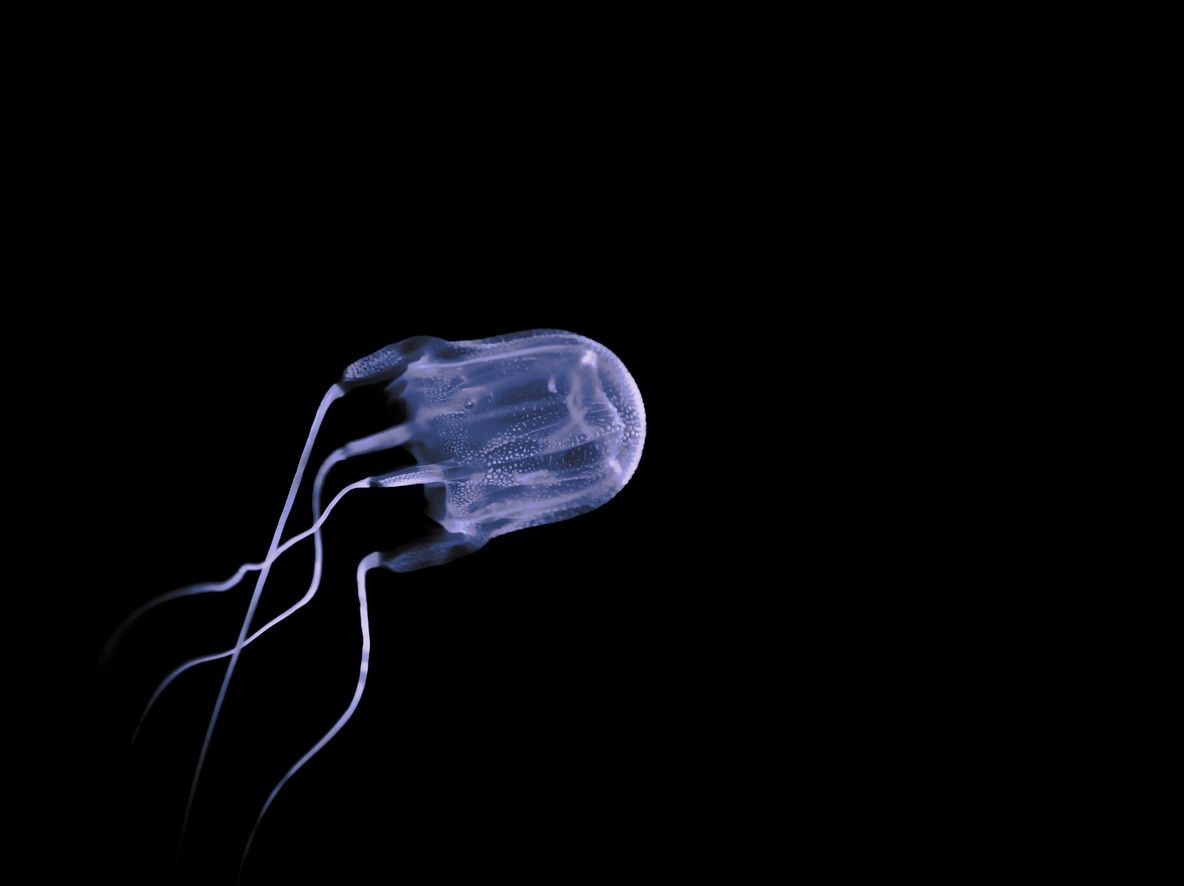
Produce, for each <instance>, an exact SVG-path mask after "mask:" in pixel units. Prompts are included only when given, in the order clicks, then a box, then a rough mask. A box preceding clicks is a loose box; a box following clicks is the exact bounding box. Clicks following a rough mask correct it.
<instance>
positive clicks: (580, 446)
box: [104, 330, 645, 862]
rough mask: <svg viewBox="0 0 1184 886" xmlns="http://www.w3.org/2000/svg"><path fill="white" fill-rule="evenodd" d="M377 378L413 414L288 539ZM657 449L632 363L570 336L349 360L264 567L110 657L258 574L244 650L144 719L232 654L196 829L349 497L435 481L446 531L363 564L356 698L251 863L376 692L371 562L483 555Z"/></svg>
mask: <svg viewBox="0 0 1184 886" xmlns="http://www.w3.org/2000/svg"><path fill="white" fill-rule="evenodd" d="M371 385H384V386H385V389H386V392H387V394H388V396H389V397H390V398H391V399H392V400H397V401H400V402H401V403H402V404H403V405H404V406H405V408H406V414H407V421H406V422H404V423H403V424H400V425H396V426H394V427H391V428H387V429H386V430H383V431H380V432H378V433H376V434H373V435H371V436H369V437H364V438H362V439H359V440H354V441H352V442H350V443H346V444H345V445H344V446H342V447H340V448H339V449H337V450H336V451H335V452H333V453H332V454H331V455H330V456H329V457H328V458H326V459H325V461H324V463H322V464H321V466H320V469H319V470H318V471H317V474H316V478H315V479H314V481H313V495H312V507H313V523H312V525H311V526H310V527H309V528H308V529H306V530H305V531H303V532H301V533H299V534H297V535H294V536H292V537H291V538H289V539H288V540H287V541H284V542H283V543H282V544H281V538H282V537H283V533H284V527H285V525H286V524H287V522H288V516H289V514H290V512H291V510H292V503H293V501H294V500H295V498H296V494H297V492H298V490H299V488H300V485H301V482H302V480H303V477H304V471H305V468H306V467H307V465H308V459H309V454H310V452H311V451H312V447H313V444H314V442H315V440H316V436H317V432H318V430H319V428H320V426H321V423H322V421H323V420H324V417H325V414H326V412H327V411H328V409H329V407H330V406H331V405H332V404H333V402H334V401H336V400H338V399H340V398H341V397H344V396H345V395H346V394H348V393H349V392H350V391H352V390H354V389H356V388H360V387H366V386H371ZM644 443H645V409H644V407H643V405H642V401H641V393H640V392H639V391H638V390H637V385H636V384H635V383H634V381H633V378H632V376H630V374H629V371H628V370H627V369H626V368H625V365H624V364H623V363H622V362H621V361H620V360H619V359H618V358H617V357H616V356H615V355H614V354H613V353H612V352H611V351H609V350H608V349H607V348H605V347H604V346H603V345H600V344H597V343H596V342H594V341H591V340H590V339H587V338H584V337H583V336H579V335H574V334H572V333H570V332H562V331H559V330H530V331H527V332H518V333H513V334H511V335H503V336H497V337H495V338H486V339H480V340H477V341H459V342H450V341H444V340H443V339H438V338H431V337H427V336H420V337H416V338H409V339H405V340H404V341H401V342H399V343H397V344H393V345H389V346H388V347H385V348H383V349H382V350H380V351H377V352H376V353H374V354H371V355H370V356H368V357H365V358H363V359H361V360H358V361H357V362H355V363H353V364H352V365H350V366H348V367H347V368H346V370H345V373H344V374H343V375H342V377H341V380H340V381H338V382H337V383H336V384H334V385H333V386H332V387H331V388H330V389H329V390H328V392H327V393H326V394H325V396H324V398H323V399H322V401H321V404H320V407H319V408H318V409H317V413H316V417H315V418H314V420H313V423H312V428H311V429H310V431H309V434H308V439H307V441H306V442H305V444H304V450H303V452H302V453H301V455H300V461H299V464H298V465H297V467H296V474H295V476H294V477H293V479H292V486H291V489H290V490H289V492H288V497H287V500H286V501H285V502H284V508H283V511H282V512H281V514H280V519H279V522H278V523H277V524H276V528H275V532H274V534H273V535H272V539H271V545H270V547H269V549H268V552H267V556H266V557H265V558H264V559H263V561H262V562H259V563H247V564H244V565H243V566H241V567H240V568H239V569H238V571H237V572H235V574H234V575H233V576H231V577H230V578H229V579H227V580H225V581H221V582H209V583H204V584H198V585H191V586H189V587H186V588H180V589H179V590H176V591H171V592H169V593H167V594H164V595H162V596H160V597H157V598H156V599H154V600H151V601H149V602H148V603H146V604H145V605H143V606H141V607H140V608H139V609H137V610H136V611H135V612H133V613H132V614H131V615H130V616H129V617H128V618H127V619H126V620H125V621H124V623H123V624H122V625H120V627H119V628H118V629H117V630H116V631H115V633H114V634H113V636H112V638H111V640H110V641H109V643H108V646H107V649H106V650H105V653H104V655H105V656H106V655H107V654H109V653H110V651H111V649H112V648H113V647H114V645H115V644H116V643H117V642H118V640H119V638H120V636H122V634H123V633H124V632H125V631H126V630H127V629H128V628H129V627H130V626H131V624H132V623H133V622H134V621H135V620H136V619H138V618H139V617H140V616H141V615H143V614H144V613H145V612H148V611H149V610H150V609H152V608H154V607H156V606H159V605H160V604H162V603H165V602H168V601H170V600H175V599H178V598H181V597H186V596H190V595H193V594H202V593H211V592H219V591H226V590H229V589H230V588H233V587H235V586H236V585H237V584H238V583H239V582H240V581H241V580H242V579H243V578H244V577H245V576H246V575H247V574H248V573H251V572H257V573H258V576H257V577H256V579H255V589H254V591H253V593H252V594H251V599H250V603H249V604H248V606H247V612H246V615H245V617H244V618H243V623H242V627H241V629H240V630H239V635H238V640H237V642H236V643H235V645H234V647H233V648H231V649H226V650H223V651H221V652H218V653H215V654H212V655H206V656H201V657H199V658H195V659H192V660H190V661H187V662H185V663H184V664H182V665H180V666H179V667H178V668H176V669H175V670H173V671H172V672H171V673H170V674H169V675H168V676H167V677H165V679H164V680H163V681H162V682H161V684H160V685H159V686H158V687H157V689H156V691H155V692H154V693H153V695H152V697H151V698H150V700H149V702H148V705H147V707H146V708H145V710H144V714H143V715H142V716H141V718H140V723H141V724H142V723H143V722H144V717H145V716H147V714H148V712H149V711H150V710H151V708H152V706H153V704H154V703H155V702H156V700H157V699H158V698H159V697H160V694H161V693H162V692H163V691H164V689H165V688H166V687H167V686H168V685H169V684H170V683H172V681H173V680H175V679H176V678H177V677H178V676H179V675H180V674H182V673H184V672H185V671H187V670H189V669H190V668H192V667H195V666H197V665H199V664H203V663H205V662H211V661H216V660H219V659H224V658H228V659H229V660H230V661H229V664H228V665H227V668H226V675H225V677H224V678H223V680H222V685H221V688H220V689H219V691H218V697H217V700H216V701H215V702H214V708H213V711H212V712H211V714H210V720H209V725H208V726H207V728H206V734H205V738H204V740H203V741H202V746H201V751H200V753H199V755H198V760H197V765H196V767H195V769H194V774H193V781H192V784H191V786H190V791H189V799H188V801H187V803H186V806H185V818H184V821H183V823H182V828H181V830H182V836H183V835H184V832H185V830H186V828H187V826H188V822H189V816H190V813H191V812H192V808H193V800H194V797H195V796H196V793H197V786H198V783H199V781H200V779H201V772H202V767H203V765H204V764H205V760H206V755H207V752H208V751H209V747H210V740H211V738H212V736H213V734H214V729H215V727H216V726H217V723H218V715H219V713H220V711H221V709H222V703H223V701H224V700H225V698H226V692H227V689H228V687H229V686H230V680H231V677H232V676H233V675H234V670H235V666H236V665H237V663H238V658H239V654H240V652H241V651H242V649H243V647H245V646H247V645H248V644H250V643H252V642H253V641H255V640H256V639H258V638H259V637H260V636H262V635H263V634H264V633H266V632H267V631H269V630H270V629H271V628H273V627H275V626H276V625H277V624H279V623H280V622H282V621H283V620H284V619H286V618H288V617H289V616H290V615H292V614H293V613H294V612H296V611H297V610H299V609H300V608H302V607H303V606H305V605H306V604H307V603H308V602H309V601H310V600H312V598H313V597H314V596H315V595H316V593H317V590H318V588H319V586H320V579H321V572H322V554H323V551H322V544H321V534H320V529H321V526H322V525H323V524H324V522H325V521H326V520H327V519H328V517H329V515H330V513H331V512H332V510H333V508H334V507H335V506H336V504H337V503H338V502H339V501H341V499H342V498H343V497H344V496H346V495H347V494H348V493H349V492H351V491H352V490H354V489H363V488H372V487H396V486H423V487H424V494H425V496H426V498H427V501H428V513H429V516H431V518H432V519H433V520H435V521H436V522H437V523H438V524H439V525H440V531H439V532H438V533H437V534H436V535H434V536H432V537H430V538H426V539H419V540H415V541H412V542H411V543H409V544H407V545H405V546H403V547H401V548H399V549H396V550H394V551H391V552H387V553H380V552H374V553H372V554H369V555H367V556H366V557H363V558H362V560H361V561H360V562H359V563H358V568H357V589H358V612H359V617H360V621H361V633H362V655H361V665H360V667H359V671H358V682H357V687H356V689H355V691H354V695H353V698H352V699H351V701H350V703H349V705H348V706H347V707H346V709H345V711H344V712H343V713H342V714H341V716H340V717H339V718H338V720H337V722H336V723H334V724H333V726H332V728H330V729H329V731H328V732H326V733H325V735H324V736H323V737H322V738H321V739H320V740H319V741H317V742H316V744H314V745H313V746H312V747H311V748H310V749H309V750H308V752H307V753H305V754H304V756H302V757H301V758H300V759H299V760H297V761H296V762H295V763H294V764H293V765H292V767H291V768H290V769H289V770H288V772H287V773H286V774H285V775H284V777H283V778H281V779H280V781H279V783H278V784H276V786H275V787H274V788H273V789H272V791H271V793H270V794H269V795H268V797H267V800H266V801H265V803H264V804H263V807H262V809H261V810H260V811H259V815H258V817H257V818H256V820H255V824H254V827H253V828H252V830H251V834H250V837H249V838H248V840H247V844H246V848H245V849H244V851H243V861H244V862H245V860H246V856H247V852H249V850H250V847H251V842H252V841H253V840H254V838H255V834H256V833H257V831H258V828H259V824H260V822H261V821H262V819H263V816H264V814H265V813H266V812H267V810H268V808H269V807H270V806H271V804H272V803H273V802H274V801H275V798H276V796H277V794H278V793H279V791H280V789H281V788H283V786H284V785H285V784H286V783H287V782H288V780H289V779H291V777H292V776H293V775H294V774H295V773H296V772H297V771H298V770H299V769H300V768H301V767H302V766H304V764H305V763H307V762H308V761H309V760H310V759H312V757H313V756H314V755H315V754H316V753H317V752H318V751H320V749H321V748H322V747H324V746H325V745H326V744H327V743H328V742H329V741H330V740H331V739H332V738H333V736H335V735H336V734H337V733H338V732H339V731H340V730H341V728H342V727H343V726H344V725H345V724H346V722H347V721H348V720H349V718H350V717H351V716H352V714H353V712H354V710H355V709H356V708H357V705H358V702H359V701H360V699H361V697H362V692H363V691H364V689H365V686H366V672H367V668H368V662H369V655H370V625H369V621H368V619H367V615H366V573H367V572H369V571H370V570H371V569H389V570H391V571H393V572H410V571H412V570H416V569H423V568H425V567H428V566H437V565H440V564H441V563H446V562H448V561H449V560H452V559H455V558H456V557H460V556H464V555H465V554H469V553H472V552H473V551H476V550H478V549H479V548H481V547H483V546H484V545H485V544H486V543H488V542H489V540H490V539H492V538H496V537H497V536H499V535H504V534H506V533H507V532H514V531H515V530H518V529H527V528H529V527H532V526H541V525H543V524H546V523H554V522H556V521H559V520H566V519H568V518H569V517H575V516H578V515H580V514H583V513H585V512H587V511H590V510H592V509H593V508H596V507H599V506H600V505H602V504H604V503H605V502H606V501H608V500H609V499H610V498H612V497H613V496H614V495H616V494H617V493H618V492H620V490H621V489H622V488H623V487H624V486H625V484H626V483H628V482H629V479H630V477H632V476H633V472H634V470H635V469H636V468H637V463H638V460H639V459H640V458H641V450H642V446H643V445H644ZM398 446H406V447H407V448H408V449H409V450H410V452H411V454H412V455H413V456H414V457H415V460H416V464H415V465H413V466H411V467H407V468H404V469H402V470H398V471H394V472H392V473H389V474H384V475H380V476H374V477H368V478H366V479H363V480H360V481H358V482H356V483H351V484H349V485H347V486H346V487H344V488H343V489H342V490H340V491H339V492H338V493H337V494H336V495H335V496H334V497H333V499H332V500H331V501H330V503H329V505H328V506H327V507H326V508H325V509H324V511H323V512H322V510H321V500H322V493H323V491H324V485H325V480H326V477H327V476H328V474H329V471H330V470H331V469H332V468H333V466H334V465H336V464H339V463H341V462H342V461H345V460H346V459H349V458H351V457H353V456H356V455H362V454H366V453H373V452H379V451H382V450H387V449H392V448H394V447H398ZM310 536H311V537H312V539H313V545H314V560H313V574H312V578H311V581H310V583H309V586H308V590H307V591H306V592H305V594H304V596H303V597H302V598H301V599H300V600H298V601H297V602H296V603H294V604H293V605H292V606H291V607H289V608H288V609H287V610H285V611H284V612H282V613H280V614H279V615H277V616H276V617H275V618H273V619H271V621H269V622H268V623H267V624H265V625H263V626H262V627H260V628H258V629H256V630H254V631H252V629H251V628H252V621H253V619H254V616H255V610H256V608H257V606H258V604H259V598H260V595H261V594H262V592H263V588H264V585H265V584H266V583H267V576H268V573H269V571H270V568H271V564H272V563H273V562H274V561H275V560H276V558H277V557H279V556H280V555H282V554H283V553H284V552H285V551H287V550H289V549H290V548H291V547H293V546H294V545H296V544H297V543H299V542H300V541H302V540H304V539H307V538H309V537H310ZM138 729H139V726H137V731H138Z"/></svg>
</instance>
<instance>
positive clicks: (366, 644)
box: [239, 551, 383, 877]
mask: <svg viewBox="0 0 1184 886" xmlns="http://www.w3.org/2000/svg"><path fill="white" fill-rule="evenodd" d="M381 565H383V562H382V554H380V553H379V552H377V551H375V552H374V553H372V554H367V555H366V556H365V557H363V558H362V559H361V561H360V562H359V563H358V620H359V622H360V623H361V626H362V660H361V664H360V665H359V667H358V682H357V685H356V686H355V687H354V695H353V698H351V699H350V702H349V705H348V706H347V707H346V709H345V713H343V714H342V715H341V716H340V717H338V718H337V722H336V723H334V724H333V726H332V727H331V728H330V729H329V731H328V732H326V733H325V734H324V735H323V736H322V737H321V739H320V740H319V741H318V742H317V743H316V744H314V745H313V746H312V747H311V748H309V749H308V751H306V752H305V754H304V756H302V757H301V758H300V759H299V760H297V761H296V762H295V763H294V764H293V765H292V768H291V769H289V770H288V771H287V773H285V774H284V777H283V778H281V779H280V780H279V782H278V783H277V784H276V786H275V787H274V788H272V789H271V793H270V794H268V795H267V799H266V800H265V801H264V803H263V807H262V808H261V809H260V810H259V815H258V817H256V819H255V825H254V827H252V828H251V834H250V836H249V837H247V844H246V846H245V847H244V848H243V857H242V861H241V862H240V863H239V876H240V877H241V876H242V871H243V866H244V865H245V864H246V863H247V855H248V853H250V851H251V844H252V843H254V841H255V834H256V833H258V831H259V825H260V823H261V822H262V821H263V816H264V815H266V814H267V810H268V809H269V808H271V804H272V803H273V802H274V801H275V798H276V796H277V795H278V794H279V792H280V790H282V789H283V787H284V785H286V784H287V783H288V782H289V780H291V778H292V776H293V775H295V774H296V773H297V772H299V771H300V769H301V768H302V767H303V766H304V764H305V763H307V762H308V761H309V760H311V759H312V758H313V757H315V756H316V755H317V754H318V753H319V752H320V750H321V748H323V747H324V746H325V745H327V744H328V743H329V742H330V741H332V740H333V736H335V735H337V733H338V732H340V731H341V729H342V727H343V726H345V724H346V723H348V722H349V720H350V717H352V716H353V715H354V711H355V710H357V707H358V702H359V701H361V700H362V693H363V692H364V691H365V689H366V675H367V673H368V672H369V670H370V618H369V615H368V614H367V607H366V573H367V572H369V571H370V570H371V569H376V568H378V567H379V566H381Z"/></svg>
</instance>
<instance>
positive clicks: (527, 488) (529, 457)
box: [341, 330, 645, 572]
mask: <svg viewBox="0 0 1184 886" xmlns="http://www.w3.org/2000/svg"><path fill="white" fill-rule="evenodd" d="M376 379H377V380H379V381H383V382H386V391H387V393H388V395H389V396H390V397H391V398H392V399H394V400H397V401H399V402H400V403H401V404H402V405H403V407H404V408H405V409H406V412H407V416H408V419H407V421H406V422H405V423H404V424H403V425H401V426H399V427H398V428H397V429H392V431H396V433H392V434H391V436H390V438H389V439H390V440H395V439H399V440H403V441H404V443H403V444H402V445H406V447H407V448H408V450H409V451H410V452H411V454H412V455H413V456H414V457H415V460H416V462H417V464H416V466H414V467H412V468H408V469H406V470H403V471H396V472H394V473H392V474H390V475H387V476H386V477H380V478H376V479H375V480H374V485H376V486H401V485H410V484H420V483H422V484H425V496H426V498H427V501H428V514H429V516H430V517H431V518H432V519H433V520H435V521H436V522H437V523H439V524H440V526H441V528H442V530H443V532H442V533H440V534H438V535H437V536H435V537H431V538H428V539H422V540H417V541H414V542H412V543H411V544H409V545H406V546H405V547H403V548H401V549H399V550H397V551H395V552H393V553H392V554H391V555H390V556H388V557H386V558H385V559H384V560H383V561H382V565H383V566H384V567H386V568H387V569H391V570H393V571H395V572H409V571H412V570H416V569H423V568H425V567H428V566H434V565H437V564H440V563H444V562H447V561H448V560H451V559H454V558H455V557H457V556H461V555H463V554H466V553H470V552H472V551H474V550H477V549H478V548H480V547H482V546H483V545H484V544H485V543H486V542H487V541H489V540H490V539H492V538H496V537H497V536H499V535H504V534H506V533H507V532H514V531H515V530H518V529H526V528H529V527H532V526H541V525H544V524H546V523H554V522H557V521H559V520H566V519H569V518H571V517H576V516H578V515H580V514H583V513H586V512H587V511H590V510H592V509H594V508H597V507H599V506H600V505H602V504H604V503H605V502H607V501H608V500H609V499H611V498H612V497H613V496H614V495H616V494H617V493H618V492H620V490H621V489H622V488H624V486H625V484H626V483H628V482H629V479H630V478H631V477H632V476H633V472H634V470H636V468H637V463H638V461H639V459H640V457H641V450H642V447H643V445H644V443H645V407H644V405H643V404H642V400H641V394H640V392H639V391H638V389H637V384H636V383H635V382H634V381H633V377H632V376H631V375H630V374H629V370H628V369H626V368H625V364H624V363H622V362H621V360H620V359H619V358H618V357H617V356H616V355H615V354H613V353H612V351H610V350H609V349H608V348H606V347H604V346H603V345H601V344H599V343H597V342H594V341H592V340H591V339H588V338H584V337H583V336H580V335H575V334H573V333H570V332H560V331H552V330H546V331H532V332H522V333H516V334H513V335H503V336H498V337H496V338H487V339H480V340H478V341H459V342H448V341H444V340H442V339H436V338H417V339H408V340H406V341H404V342H399V343H398V344H395V345H391V346H389V347H387V348H384V349H382V350H381V351H379V352H377V353H375V354H372V355H371V356H370V357H367V358H364V359H363V360H359V361H358V362H357V363H354V364H353V365H351V366H350V367H349V368H348V369H347V370H346V373H345V377H344V379H343V381H342V382H341V384H342V387H343V388H345V389H346V390H348V389H349V387H350V386H351V385H352V384H357V383H362V384H366V383H374V381H375V380H376Z"/></svg>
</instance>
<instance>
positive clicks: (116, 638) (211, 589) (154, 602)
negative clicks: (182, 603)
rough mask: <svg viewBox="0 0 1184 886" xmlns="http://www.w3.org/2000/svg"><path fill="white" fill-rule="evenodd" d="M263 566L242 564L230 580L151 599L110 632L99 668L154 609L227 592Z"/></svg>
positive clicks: (198, 585)
mask: <svg viewBox="0 0 1184 886" xmlns="http://www.w3.org/2000/svg"><path fill="white" fill-rule="evenodd" d="M263 565H264V564H263V563H244V564H243V565H242V566H240V567H239V568H238V571H237V572H235V573H234V575H232V576H230V578H228V579H225V580H224V581H206V582H199V583H198V584H192V585H186V586H185V587H183V588H176V589H175V590H172V591H167V592H166V593H163V594H161V595H160V596H159V597H153V598H152V599H151V600H149V601H148V602H147V603H145V604H144V605H143V606H141V607H139V608H138V609H136V610H135V611H134V612H133V613H132V614H131V615H129V616H128V617H127V618H125V619H124V620H123V621H122V622H120V624H119V627H117V628H116V629H115V630H114V631H112V632H111V636H110V637H109V638H108V639H107V642H106V643H104V644H103V651H102V652H101V653H99V668H100V669H102V668H104V667H106V665H107V663H108V662H109V661H110V660H111V656H112V655H113V654H114V652H115V650H116V649H117V648H118V647H119V644H120V643H121V642H122V641H123V637H124V635H125V634H126V633H127V632H128V630H129V629H130V628H131V626H132V625H133V624H135V623H136V622H137V621H139V620H140V619H141V618H142V617H143V616H145V615H146V614H148V613H149V612H151V611H152V610H153V609H155V608H156V607H157V606H162V605H164V604H165V603H171V602H172V601H173V600H180V599H183V598H185V597H191V596H193V595H195V594H212V593H220V592H222V591H229V590H230V589H231V588H233V587H236V586H237V585H238V583H239V582H241V581H242V580H243V577H244V576H245V575H246V574H247V573H248V572H258V571H259V570H260V569H262V568H263Z"/></svg>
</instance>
